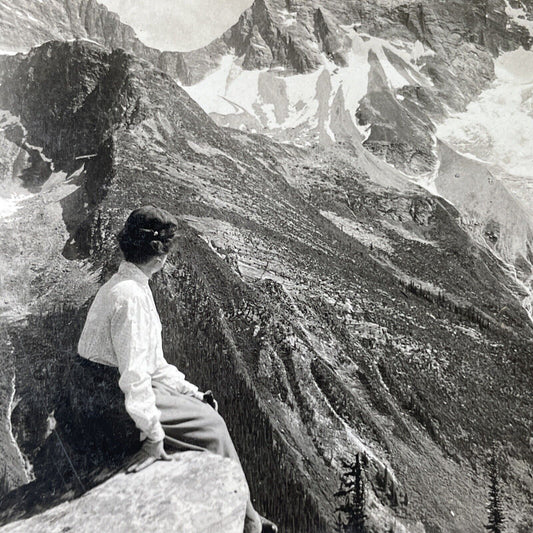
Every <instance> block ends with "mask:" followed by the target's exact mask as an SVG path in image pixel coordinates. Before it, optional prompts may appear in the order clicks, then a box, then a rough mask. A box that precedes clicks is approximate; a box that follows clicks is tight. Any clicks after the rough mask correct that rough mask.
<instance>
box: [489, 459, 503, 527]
mask: <svg viewBox="0 0 533 533" xmlns="http://www.w3.org/2000/svg"><path fill="white" fill-rule="evenodd" d="M489 480H490V485H489V503H488V505H487V510H488V513H489V518H488V524H487V525H486V526H485V529H487V530H488V531H490V532H491V533H503V531H504V528H503V522H504V517H503V506H502V497H501V489H500V478H499V475H498V463H497V461H496V455H495V454H494V453H493V454H492V457H491V459H490V463H489Z"/></svg>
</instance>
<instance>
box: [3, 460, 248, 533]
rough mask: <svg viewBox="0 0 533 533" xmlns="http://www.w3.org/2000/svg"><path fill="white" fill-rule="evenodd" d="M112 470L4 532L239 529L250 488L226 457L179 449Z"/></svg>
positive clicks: (205, 532) (235, 532) (236, 532)
mask: <svg viewBox="0 0 533 533" xmlns="http://www.w3.org/2000/svg"><path fill="white" fill-rule="evenodd" d="M174 459H175V460H174V461H171V462H166V461H165V462H164V461H158V462H156V463H154V464H153V465H151V466H150V467H148V468H146V469H144V470H142V471H141V472H138V473H136V474H124V473H120V474H116V475H115V476H114V477H113V478H111V479H109V480H108V481H106V482H104V483H102V484H101V485H99V486H97V487H95V488H93V489H91V490H90V491H89V492H87V493H86V494H84V495H83V496H81V497H80V498H78V499H75V500H72V501H70V502H66V503H62V504H60V505H58V506H57V507H54V508H52V509H50V510H48V511H46V512H44V513H42V514H40V515H36V516H34V517H32V518H29V519H27V520H21V521H18V522H13V523H11V524H9V525H7V526H4V527H0V531H1V532H2V533H42V532H43V531H46V532H47V533H65V532H67V531H72V532H76V533H95V532H96V531H100V532H104V531H110V532H111V531H112V532H113V533H145V532H147V531H150V532H152V533H168V532H170V531H176V532H179V533H220V532H224V533H242V529H243V524H244V513H245V510H246V501H247V499H248V494H249V493H248V487H247V485H246V481H245V480H244V478H243V476H242V474H241V471H240V468H239V467H238V466H237V464H236V463H234V462H233V461H231V460H229V459H223V458H221V457H218V456H217V455H214V454H210V453H202V452H183V453H179V454H175V455H174Z"/></svg>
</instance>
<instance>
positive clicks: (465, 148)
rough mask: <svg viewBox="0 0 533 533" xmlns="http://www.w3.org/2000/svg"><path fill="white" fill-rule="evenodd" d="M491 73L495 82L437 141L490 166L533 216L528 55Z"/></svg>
mask: <svg viewBox="0 0 533 533" xmlns="http://www.w3.org/2000/svg"><path fill="white" fill-rule="evenodd" d="M495 73H496V79H495V81H494V82H493V83H492V84H491V86H490V87H489V88H488V89H486V90H485V91H483V92H482V93H481V94H480V95H479V97H478V98H477V99H476V100H475V101H473V102H471V103H470V104H469V105H468V107H467V109H466V111H465V112H463V113H457V114H455V115H452V116H451V117H450V118H448V119H447V120H446V121H444V122H443V123H442V124H440V125H438V127H437V136H438V137H439V138H440V139H442V140H444V141H445V142H447V143H448V144H450V145H451V146H453V147H454V149H456V150H457V151H458V152H460V153H462V154H464V155H467V156H468V157H470V158H475V159H477V160H479V161H483V162H485V163H489V164H491V165H493V166H494V167H495V172H497V173H498V177H499V179H501V180H502V181H503V182H504V183H505V185H506V187H508V188H509V189H510V190H511V191H512V192H513V193H514V194H515V195H516V196H517V197H518V198H519V199H521V200H522V202H523V203H524V204H525V205H526V206H528V207H529V209H530V211H531V212H532V213H533V167H532V165H531V158H532V155H533V112H532V110H533V52H531V51H525V50H523V49H522V48H520V49H518V50H515V51H513V52H507V53H504V54H502V55H501V56H500V57H499V58H498V59H497V60H496V64H495ZM498 169H501V170H500V171H498Z"/></svg>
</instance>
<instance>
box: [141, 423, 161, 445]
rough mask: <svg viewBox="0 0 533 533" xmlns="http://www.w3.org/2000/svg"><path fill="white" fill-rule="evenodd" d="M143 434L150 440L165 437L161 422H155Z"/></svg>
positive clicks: (157, 440) (159, 439)
mask: <svg viewBox="0 0 533 533" xmlns="http://www.w3.org/2000/svg"><path fill="white" fill-rule="evenodd" d="M144 435H145V437H146V438H147V439H150V440H151V441H154V442H159V441H161V440H163V439H164V438H165V431H164V430H163V428H162V427H161V424H157V425H155V426H154V427H153V428H152V429H151V430H150V431H147V432H145V433H144Z"/></svg>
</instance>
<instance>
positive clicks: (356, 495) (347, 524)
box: [335, 454, 367, 533]
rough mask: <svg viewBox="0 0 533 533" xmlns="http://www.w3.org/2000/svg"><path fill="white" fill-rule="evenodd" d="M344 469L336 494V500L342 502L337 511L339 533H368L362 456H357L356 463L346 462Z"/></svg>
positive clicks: (343, 464) (343, 465)
mask: <svg viewBox="0 0 533 533" xmlns="http://www.w3.org/2000/svg"><path fill="white" fill-rule="evenodd" d="M342 467H343V470H342V474H341V484H340V488H339V490H338V491H337V492H336V493H335V498H337V499H338V500H340V504H339V506H338V507H337V509H336V511H337V512H338V513H339V519H338V521H337V524H338V526H337V531H338V532H339V533H367V527H366V520H367V511H366V486H365V474H364V468H363V464H362V460H361V457H360V454H356V456H355V460H354V461H349V462H347V461H344V462H343V463H342Z"/></svg>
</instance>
